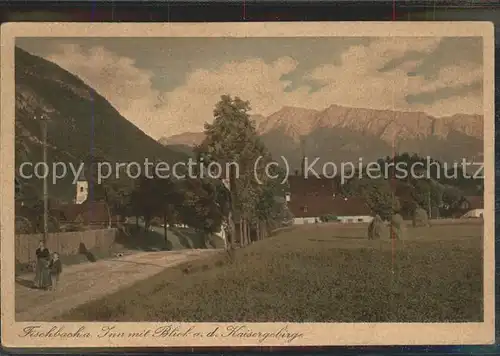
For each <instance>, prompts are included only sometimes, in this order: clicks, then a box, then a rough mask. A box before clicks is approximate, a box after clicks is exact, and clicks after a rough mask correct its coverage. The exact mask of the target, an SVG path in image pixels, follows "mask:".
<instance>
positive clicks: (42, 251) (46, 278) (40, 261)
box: [35, 241, 51, 289]
mask: <svg viewBox="0 0 500 356" xmlns="http://www.w3.org/2000/svg"><path fill="white" fill-rule="evenodd" d="M36 258H37V261H36V270H35V287H36V288H41V289H46V288H48V287H50V285H51V280H50V271H49V262H50V252H49V249H48V248H46V247H45V244H44V242H43V241H40V244H39V245H38V248H37V249H36Z"/></svg>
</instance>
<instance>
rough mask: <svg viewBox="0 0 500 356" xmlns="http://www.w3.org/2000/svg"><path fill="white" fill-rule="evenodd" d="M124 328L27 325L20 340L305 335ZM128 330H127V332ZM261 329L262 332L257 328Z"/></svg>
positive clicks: (231, 328) (238, 328) (237, 328)
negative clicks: (131, 329)
mask: <svg viewBox="0 0 500 356" xmlns="http://www.w3.org/2000/svg"><path fill="white" fill-rule="evenodd" d="M126 329H127V328H126V327H120V326H118V325H106V326H102V327H100V328H98V329H97V330H95V329H94V328H92V330H90V328H88V327H85V326H79V327H75V326H73V327H71V330H69V328H68V327H65V326H57V325H54V326H48V327H47V326H42V325H30V326H26V327H24V328H23V329H22V332H21V334H20V335H19V336H21V337H25V338H55V339H66V340H67V339H87V338H97V339H109V340H113V341H116V340H118V339H127V340H128V339H140V338H152V339H153V338H193V339H197V338H214V339H215V338H223V339H232V338H239V339H251V340H255V341H257V342H258V343H263V342H265V341H267V340H271V339H275V340H278V341H281V342H283V341H284V342H286V343H291V342H293V341H295V340H297V339H300V338H302V337H303V336H304V335H303V334H302V333H301V332H295V331H291V330H289V329H288V327H287V326H284V327H281V328H279V329H275V330H268V331H262V330H257V329H256V328H252V327H250V326H248V325H241V324H234V325H233V324H230V325H227V326H226V325H225V326H216V327H211V328H207V327H203V328H202V327H198V326H196V325H189V326H185V325H176V324H167V325H162V326H159V327H156V328H144V329H142V330H134V331H130V330H126ZM128 329H130V328H128ZM259 329H261V328H259Z"/></svg>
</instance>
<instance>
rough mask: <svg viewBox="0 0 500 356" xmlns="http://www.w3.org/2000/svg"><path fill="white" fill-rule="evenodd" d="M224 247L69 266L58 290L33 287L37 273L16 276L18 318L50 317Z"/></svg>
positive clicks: (39, 319) (45, 319) (65, 269)
mask: <svg viewBox="0 0 500 356" xmlns="http://www.w3.org/2000/svg"><path fill="white" fill-rule="evenodd" d="M219 251H220V250H215V249H207V250H182V251H162V252H143V253H137V254H134V255H129V256H125V257H121V258H114V259H108V260H101V261H97V262H94V263H85V264H79V265H73V266H66V267H64V266H63V268H64V270H63V274H62V275H61V280H60V282H59V283H60V284H59V290H58V291H56V292H51V291H43V290H37V289H32V288H31V284H32V281H33V279H34V274H27V275H23V276H19V277H17V278H16V295H15V297H16V321H48V320H50V319H51V318H53V317H55V316H57V315H60V314H62V313H64V312H67V311H69V310H70V309H72V308H75V307H76V306H79V305H81V304H85V303H87V302H89V301H92V300H95V299H98V298H101V297H103V296H105V295H108V294H112V293H115V292H117V291H118V290H120V289H122V288H126V287H128V286H130V285H132V284H134V283H136V282H138V281H140V280H144V279H147V278H149V277H151V276H153V275H155V274H157V273H159V272H162V271H163V270H165V269H166V268H169V267H172V266H175V265H178V264H180V263H182V262H186V261H188V260H193V259H198V258H202V257H205V256H209V255H211V254H214V253H218V252H219Z"/></svg>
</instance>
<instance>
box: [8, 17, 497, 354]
mask: <svg viewBox="0 0 500 356" xmlns="http://www.w3.org/2000/svg"><path fill="white" fill-rule="evenodd" d="M493 34H494V30H493V25H492V24H491V23H486V22H457V23H454V22H428V23H427V22H418V23H410V22H407V23H404V22H398V23H377V22H366V23H362V22H347V23H321V22H309V23H307V22H301V23H299V22H297V23H278V22H276V23H196V24H194V23H191V24H182V23H175V24H144V23H143V24H139V23H137V24H132V23H121V24H118V23H116V24H111V23H106V24H105V23H100V24H84V23H9V24H6V25H2V31H1V41H2V47H1V51H2V57H1V58H2V67H1V71H2V75H1V78H2V83H1V84H2V85H1V89H2V120H1V136H2V137H1V140H2V149H1V169H0V174H1V179H2V204H1V237H2V239H1V254H2V255H1V293H2V294H1V312H2V323H1V327H2V332H1V337H2V344H3V345H4V346H5V347H12V348H17V347H23V348H29V347H46V348H47V347H51V348H52V347H238V346H241V347H244V346H250V347H252V346H255V347H259V346H262V347H267V346H276V347H287V346H290V347H294V346H333V345H418V344H424V345H449V344H469V345H471V344H489V343H493V342H494V76H493V66H494V40H493Z"/></svg>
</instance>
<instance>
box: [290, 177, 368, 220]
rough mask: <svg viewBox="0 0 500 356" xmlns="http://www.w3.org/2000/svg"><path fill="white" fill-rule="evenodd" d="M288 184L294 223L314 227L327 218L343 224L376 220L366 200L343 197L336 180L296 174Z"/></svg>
mask: <svg viewBox="0 0 500 356" xmlns="http://www.w3.org/2000/svg"><path fill="white" fill-rule="evenodd" d="M288 184H289V187H290V189H289V191H288V192H287V193H286V194H285V200H286V203H287V206H288V208H289V210H290V212H291V213H292V214H293V215H294V224H313V223H317V222H320V221H322V219H323V218H325V217H334V218H335V220H337V221H339V222H344V223H355V222H356V223H364V222H370V221H371V220H372V219H373V218H372V216H371V213H370V209H369V208H368V206H367V205H366V203H365V201H364V200H363V199H361V198H358V197H350V198H346V197H344V196H342V194H341V193H340V185H339V183H338V180H336V179H333V178H326V177H320V178H318V177H308V178H304V177H303V176H300V175H295V176H289V177H288Z"/></svg>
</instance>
